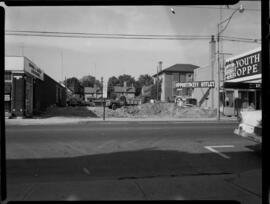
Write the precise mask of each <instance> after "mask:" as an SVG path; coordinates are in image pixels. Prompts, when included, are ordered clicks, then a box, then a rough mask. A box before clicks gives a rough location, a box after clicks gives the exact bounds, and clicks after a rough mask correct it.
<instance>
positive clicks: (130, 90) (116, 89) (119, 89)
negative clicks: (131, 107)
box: [113, 86, 135, 93]
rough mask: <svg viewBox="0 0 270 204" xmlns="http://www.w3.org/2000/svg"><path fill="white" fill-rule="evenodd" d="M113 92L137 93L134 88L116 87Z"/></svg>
mask: <svg viewBox="0 0 270 204" xmlns="http://www.w3.org/2000/svg"><path fill="white" fill-rule="evenodd" d="M113 90H114V92H116V93H135V88H134V87H123V86H114V87H113Z"/></svg>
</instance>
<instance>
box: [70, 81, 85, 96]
mask: <svg viewBox="0 0 270 204" xmlns="http://www.w3.org/2000/svg"><path fill="white" fill-rule="evenodd" d="M66 86H67V87H68V88H69V89H70V90H71V91H72V92H73V94H80V95H82V94H83V90H82V88H81V83H80V81H79V79H77V78H76V77H71V78H68V79H66Z"/></svg>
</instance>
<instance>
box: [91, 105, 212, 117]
mask: <svg viewBox="0 0 270 204" xmlns="http://www.w3.org/2000/svg"><path fill="white" fill-rule="evenodd" d="M89 109H90V110H91V111H92V112H93V113H94V114H96V115H97V116H98V117H102V116H103V107H89ZM215 115H216V111H215V110H212V109H204V108H200V107H179V106H177V105H175V104H174V103H153V104H152V103H146V104H141V105H138V106H126V107H121V108H118V109H116V110H112V109H109V108H106V110H105V116H106V117H115V118H125V117H126V118H155V117H159V118H160V117H170V118H211V117H215Z"/></svg>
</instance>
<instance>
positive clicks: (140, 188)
mask: <svg viewBox="0 0 270 204" xmlns="http://www.w3.org/2000/svg"><path fill="white" fill-rule="evenodd" d="M134 183H135V184H136V186H137V187H138V189H139V190H140V192H141V193H142V195H143V198H144V199H145V200H148V199H147V197H146V194H145V193H144V191H143V189H142V187H141V186H140V184H138V183H137V182H136V181H134Z"/></svg>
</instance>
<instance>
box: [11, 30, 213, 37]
mask: <svg viewBox="0 0 270 204" xmlns="http://www.w3.org/2000/svg"><path fill="white" fill-rule="evenodd" d="M6 33H38V34H56V35H58V34H61V35H93V36H117V37H134V36H138V37H145V36H147V37H202V38H208V37H209V35H171V34H159V35H153V34H123V33H106V34H105V33H84V32H77V33H74V32H55V31H29V30H6Z"/></svg>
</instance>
